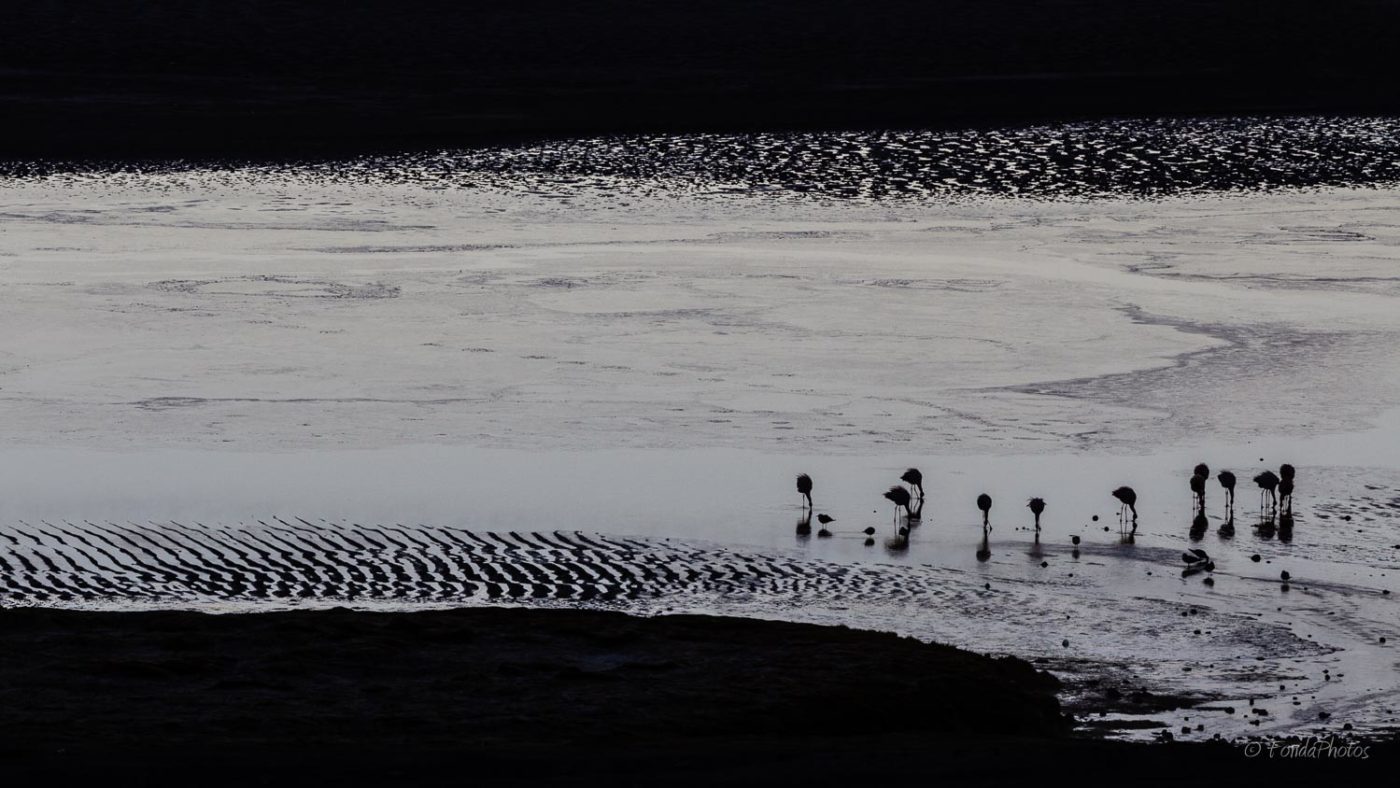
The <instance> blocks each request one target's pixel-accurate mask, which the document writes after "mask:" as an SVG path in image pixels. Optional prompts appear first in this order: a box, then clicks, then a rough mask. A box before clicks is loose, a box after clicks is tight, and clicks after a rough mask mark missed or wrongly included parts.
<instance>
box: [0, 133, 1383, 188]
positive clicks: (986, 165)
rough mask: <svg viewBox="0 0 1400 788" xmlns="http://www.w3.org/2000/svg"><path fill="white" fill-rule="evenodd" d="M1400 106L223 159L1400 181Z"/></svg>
mask: <svg viewBox="0 0 1400 788" xmlns="http://www.w3.org/2000/svg"><path fill="white" fill-rule="evenodd" d="M1397 140H1400V120H1397V119H1394V118H1330V117H1282V118H1229V119H1159V120H1123V121H1095V122H1085V123H1071V124H1059V125H1044V126H1032V127H1026V128H1009V129H983V130H962V131H873V132H871V131H853V132H821V133H750V134H688V135H630V136H612V137H599V138H590V139H576V140H559V141H551V142H543V143H537V144H526V145H515V146H508V147H493V148H483V149H475V150H460V151H443V152H436V153H428V154H412V155H394V156H378V157H367V158H361V159H354V160H347V161H335V162H322V163H316V162H297V163H292V164H279V165H273V166H261V165H243V164H237V163H227V164H223V165H218V166H215V167H213V169H215V170H222V171H224V172H225V174H226V176H227V177H229V178H231V179H233V180H241V179H245V178H250V177H251V178H255V179H259V178H267V177H269V176H280V177H295V178H309V179H312V180H317V181H327V180H329V181H336V182H366V183H417V184H427V185H437V186H442V187H479V186H490V187H496V188H505V189H510V190H521V191H526V192H530V193H533V194H537V195H543V196H553V197H559V198H567V197H570V196H573V195H577V194H580V193H585V192H598V191H602V192H619V191H620V192H644V193H656V192H663V193H664V192H679V193H684V194H688V195H692V196H693V195H728V194H771V195H774V196H778V197H793V196H800V195H810V196H817V197H823V198H857V199H871V200H882V199H891V198H930V197H960V196H963V197H965V196H988V195H1010V196H1032V197H1038V198H1068V197H1075V198H1082V197H1108V196H1118V197H1122V196H1138V197H1159V196H1170V195H1180V194H1191V193H1207V192H1220V191H1253V190H1267V189H1278V188H1287V187H1323V186H1365V185H1387V184H1393V183H1397V182H1400V156H1397V155H1396V152H1397V151H1396V148H1397ZM206 166H207V165H198V166H196V165H193V164H190V163H186V162H151V163H147V164H142V165H130V164H111V163H89V164H84V165H71V164H58V165H55V164H51V163H33V162H25V163H9V164H5V163H0V175H7V176H9V177H11V178H21V179H25V178H62V179H66V178H84V177H88V176H91V175H93V174H102V176H103V177H104V178H108V177H109V176H111V175H113V174H117V173H120V174H124V175H127V176H131V177H135V178H138V179H139V178H143V177H149V176H151V175H155V174H160V173H172V172H173V173H179V172H182V171H186V170H190V169H204V168H206Z"/></svg>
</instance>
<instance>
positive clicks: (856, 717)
mask: <svg viewBox="0 0 1400 788" xmlns="http://www.w3.org/2000/svg"><path fill="white" fill-rule="evenodd" d="M1058 686H1059V684H1058V682H1057V681H1056V680H1055V679H1054V678H1052V677H1051V676H1049V675H1047V674H1044V673H1040V672H1037V671H1036V670H1035V669H1034V668H1033V667H1032V666H1031V665H1029V664H1028V663H1026V662H1023V661H1021V660H1016V659H993V658H989V657H984V656H979V655H976V654H971V653H968V652H964V651H960V650H957V649H953V648H949V647H945V646H939V645H930V644H924V643H920V642H917V641H914V640H911V639H905V638H900V637H897V636H894V635H888V634H880V633H872V632H861V631H854V630H849V629H844V628H831V627H820V626H812V625H806V624H790V623H779V622H767V621H754V620H743V619H725V618H714V617H706V616H667V617H659V618H634V617H629V616H626V615H623V614H619V613H608V612H596V611H579V610H525V609H499V608H496V609H465V610H442V611H425V612H416V613H367V612H354V611H349V610H344V609H335V610H324V611H303V612H281V613H265V614H249V615H206V614H201V613H187V612H149V613H106V612H78V611H55V610H45V609H33V608H26V609H9V610H0V758H3V760H4V763H5V767H6V773H7V775H8V776H10V777H12V778H14V779H23V778H26V777H28V778H35V779H38V778H42V779H44V780H46V781H50V782H51V781H53V780H55V779H57V780H59V781H62V780H64V779H68V780H101V781H112V780H116V781H117V783H118V784H123V785H163V784H176V783H179V784H190V783H191V782H192V781H193V782H197V783H198V784H202V785H225V784H240V785H245V784H249V783H252V784H271V785H281V784H293V783H295V784H302V785H312V784H316V785H319V784H336V785H361V784H376V785H383V784H421V783H424V782H426V781H450V782H451V783H453V784H458V783H460V784H467V783H471V784H476V785H534V784H565V783H567V784H571V785H594V784H606V785H629V784H638V783H641V782H649V783H650V782H651V781H654V780H656V779H657V778H664V779H665V780H666V781H667V784H668V785H748V784H765V785H772V784H796V783H802V784H807V785H833V784H851V781H857V783H856V784H862V783H863V782H864V781H868V780H872V779H876V778H887V779H902V780H919V781H927V780H930V779H935V778H937V779H944V780H956V781H960V782H977V783H984V782H1001V781H1007V780H1010V781H1017V782H1024V781H1025V780H1030V779H1040V778H1042V777H1044V776H1045V775H1046V774H1073V775H1075V776H1077V777H1080V778H1083V777H1095V776H1098V777H1107V776H1109V775H1112V776H1114V777H1115V779H1116V780H1117V781H1118V782H1119V783H1123V782H1127V783H1132V782H1135V781H1136V780H1135V779H1133V778H1134V776H1135V775H1136V776H1137V777H1141V778H1154V779H1155V778H1160V777H1162V776H1164V775H1169V774H1173V773H1176V771H1177V770H1179V769H1180V768H1183V765H1184V764H1189V765H1190V766H1189V768H1190V770H1191V771H1194V772H1196V773H1197V775H1198V776H1197V777H1196V778H1194V779H1193V783H1195V784H1213V783H1214V782H1215V781H1216V780H1219V781H1222V782H1223V781H1235V782H1236V783H1237V782H1238V780H1240V779H1243V778H1244V777H1246V776H1247V777H1251V778H1269V779H1272V780H1275V781H1278V780H1279V779H1280V778H1284V777H1286V778H1298V779H1311V778H1312V777H1316V776H1318V775H1320V774H1324V773H1326V774H1328V775H1333V776H1335V775H1337V774H1339V773H1342V772H1339V771H1338V770H1345V771H1349V772H1355V771H1358V770H1372V769H1380V768H1386V769H1388V768H1390V767H1391V766H1393V764H1394V762H1395V759H1394V750H1395V747H1394V745H1393V744H1386V743H1375V744H1373V745H1371V750H1370V753H1369V754H1370V756H1371V757H1370V758H1369V759H1366V760H1356V759H1353V760H1350V761H1348V762H1346V763H1340V764H1339V763H1335V762H1327V763H1318V762H1308V763H1303V764H1301V765H1300V764H1298V763H1296V762H1289V763H1284V762H1282V761H1264V760H1260V759H1257V758H1256V759H1251V758H1249V757H1247V756H1245V755H1244V754H1243V750H1242V749H1241V748H1240V747H1238V746H1235V745H1229V744H1225V743H1205V744H1171V745H1141V744H1125V743H1118V742H1105V741H1099V740H1095V739H1086V738H1076V737H1073V736H1071V735H1070V734H1069V732H1068V730H1069V720H1068V719H1067V718H1066V717H1064V716H1063V715H1062V713H1061V711H1060V707H1059V704H1058V702H1057V701H1056V699H1055V692H1056V689H1057V688H1058ZM1284 781H1285V782H1287V780H1284Z"/></svg>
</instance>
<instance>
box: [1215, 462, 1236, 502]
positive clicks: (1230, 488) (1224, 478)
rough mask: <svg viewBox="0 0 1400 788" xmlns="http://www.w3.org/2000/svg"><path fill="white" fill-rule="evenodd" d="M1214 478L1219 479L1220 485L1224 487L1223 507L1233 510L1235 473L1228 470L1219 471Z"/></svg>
mask: <svg viewBox="0 0 1400 788" xmlns="http://www.w3.org/2000/svg"><path fill="white" fill-rule="evenodd" d="M1215 478H1216V479H1219V480H1220V486H1221V487H1224V488H1225V508H1226V509H1228V510H1230V511H1234V510H1235V474H1233V473H1230V472H1229V471H1221V472H1220V475H1218V476H1216V477H1215Z"/></svg>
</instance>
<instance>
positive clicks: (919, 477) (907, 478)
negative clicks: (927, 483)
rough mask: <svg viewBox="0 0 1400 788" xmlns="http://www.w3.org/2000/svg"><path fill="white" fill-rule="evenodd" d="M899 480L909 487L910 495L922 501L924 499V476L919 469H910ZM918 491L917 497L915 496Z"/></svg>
mask: <svg viewBox="0 0 1400 788" xmlns="http://www.w3.org/2000/svg"><path fill="white" fill-rule="evenodd" d="M899 480H900V481H902V482H904V483H905V484H907V485H909V494H910V495H913V496H914V497H915V498H918V499H919V500H920V501H922V500H923V499H924V475H923V474H922V473H920V472H919V469H918V468H910V469H909V470H907V471H905V472H904V473H903V474H901V475H900V477H899ZM916 490H917V491H918V494H917V495H915V491H916Z"/></svg>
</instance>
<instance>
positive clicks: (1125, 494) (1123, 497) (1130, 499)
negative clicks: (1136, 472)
mask: <svg viewBox="0 0 1400 788" xmlns="http://www.w3.org/2000/svg"><path fill="white" fill-rule="evenodd" d="M1112 495H1113V497H1114V498H1117V499H1118V503H1119V504H1121V505H1120V506H1119V507H1118V520H1119V522H1123V521H1126V520H1127V519H1128V512H1130V511H1131V512H1132V513H1133V525H1134V526H1136V525H1137V493H1135V492H1133V488H1131V487H1119V488H1118V489H1116V490H1114V491H1113V492H1112Z"/></svg>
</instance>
